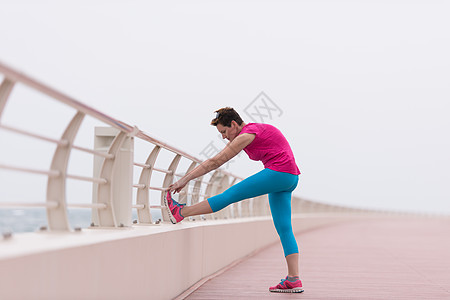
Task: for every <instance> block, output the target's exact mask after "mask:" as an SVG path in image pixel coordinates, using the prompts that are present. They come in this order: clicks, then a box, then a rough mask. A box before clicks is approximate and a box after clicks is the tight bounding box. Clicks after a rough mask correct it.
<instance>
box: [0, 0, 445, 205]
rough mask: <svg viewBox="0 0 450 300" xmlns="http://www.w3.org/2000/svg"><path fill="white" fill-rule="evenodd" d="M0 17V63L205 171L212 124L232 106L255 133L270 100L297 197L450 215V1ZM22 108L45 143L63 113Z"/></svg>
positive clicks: (8, 115) (196, 4)
mask: <svg viewBox="0 0 450 300" xmlns="http://www.w3.org/2000/svg"><path fill="white" fill-rule="evenodd" d="M0 7H1V9H0V61H2V62H3V63H7V64H9V65H11V66H13V67H15V68H18V69H19V70H21V71H23V72H25V73H27V74H29V75H31V76H33V77H35V78H37V79H39V80H41V81H43V82H44V83H47V84H48V85H50V86H52V87H54V88H56V89H58V90H60V91H62V92H64V93H66V94H68V95H70V96H72V97H74V98H76V99H78V100H79V101H81V102H84V103H87V104H89V105H91V106H93V107H94V108H97V109H99V110H101V111H103V112H104V113H106V114H109V115H111V116H113V117H116V118H118V119H120V120H122V121H124V122H126V123H128V124H130V125H137V126H138V127H139V128H140V129H142V130H144V131H146V132H148V133H150V134H151V135H154V136H157V137H160V138H162V139H164V140H165V141H166V142H168V143H170V144H172V145H175V146H177V147H179V148H180V149H183V150H185V151H186V152H188V153H191V154H192V155H194V156H196V157H199V158H202V159H205V157H203V156H202V151H203V150H204V149H205V148H206V147H207V146H208V145H210V144H211V143H212V144H213V145H215V146H216V147H218V148H222V147H223V146H224V144H223V143H222V142H221V141H220V139H219V138H218V135H217V131H216V129H215V128H214V127H212V126H210V125H209V122H210V120H211V119H212V118H213V117H214V114H213V112H214V110H216V109H218V108H221V107H224V106H232V107H234V108H235V109H237V110H238V111H239V112H240V113H241V115H242V117H243V119H244V120H245V121H247V122H251V121H253V120H252V119H251V113H255V111H256V109H259V111H260V113H267V112H268V111H267V110H265V109H266V108H267V107H265V108H264V107H263V106H264V101H265V103H266V104H267V105H268V106H269V107H270V108H271V109H273V110H271V111H270V112H272V115H268V114H267V116H266V117H264V118H263V119H261V118H260V119H259V120H257V121H264V122H266V123H271V124H273V125H275V126H277V127H278V128H279V129H280V130H281V131H282V132H283V133H284V134H285V136H286V137H287V139H288V140H289V142H290V144H291V146H292V148H293V151H294V154H295V157H296V160H297V162H298V165H299V167H300V170H301V172H302V175H301V177H300V184H299V186H298V188H297V189H296V191H295V194H296V195H298V196H300V197H304V198H306V199H311V200H317V201H322V202H327V203H336V204H342V205H349V206H357V207H365V208H378V209H392V210H404V211H425V212H441V213H442V212H444V213H450V189H449V183H450V175H449V174H450V172H449V170H450V158H449V153H450V138H449V137H450V118H449V113H450V86H449V82H450V56H449V55H448V53H450V36H449V30H448V29H449V28H450V18H449V17H448V16H449V11H450V10H449V9H450V2H448V1H429V0H427V1H425V0H423V1H399V0H390V1H364V0H363V1H320V0H319V1H318V0H314V1H279V0H277V1H275V0H274V1H54V0H48V1H17V0H15V1H11V0H6V1H5V0H0ZM261 92H264V93H265V96H264V97H262V98H261V97H260V98H257V96H258V95H260V93H261ZM24 95H25V94H24ZM14 97H15V98H17V99H18V100H17V101H18V102H17V103H20V101H25V100H26V101H29V102H24V103H28V104H26V105H25V104H24V105H22V104H20V105H19V104H14V103H13V101H11V103H8V106H7V109H6V111H5V114H4V116H3V121H4V122H5V123H6V122H9V123H14V122H18V123H19V124H21V125H20V126H25V125H28V126H31V127H33V128H35V127H39V126H43V128H48V131H51V128H52V126H50V125H49V126H48V127H45V124H46V122H50V121H51V120H52V119H53V118H55V119H57V118H60V117H61V116H62V115H64V113H61V114H59V113H55V112H53V113H50V112H49V111H48V110H45V109H44V106H41V104H36V101H35V100H31V99H28V97H22V98H27V99H21V97H20V94H15V95H14ZM53 104H54V103H53ZM57 108H58V109H59V107H58V106H57ZM55 111H56V112H57V110H55ZM36 112H39V121H38V123H39V124H36V123H32V122H31V121H30V118H31V117H32V115H35V113H36ZM249 114H250V115H249ZM64 116H66V115H64ZM67 116H70V114H67ZM253 117H254V115H253ZM64 119H65V120H67V117H65V118H64ZM27 122H28V124H27ZM45 130H46V131H47V129H45ZM59 130H61V129H59ZM4 145H6V143H5V141H4V140H2V141H1V148H3V147H4ZM0 160H1V161H2V162H4V161H3V157H2V158H0ZM9 160H10V158H8V161H9ZM261 169H262V164H261V163H259V162H253V161H250V160H249V159H248V157H247V155H246V154H245V153H242V154H241V155H240V156H239V157H238V158H236V159H235V160H234V161H233V163H231V164H229V166H228V170H229V171H231V172H233V173H235V174H238V175H240V176H248V175H251V174H252V173H255V172H257V171H258V170H261ZM2 172H3V171H2ZM2 174H3V175H2V176H5V175H4V174H5V173H4V172H3V173H2ZM4 178H5V177H4Z"/></svg>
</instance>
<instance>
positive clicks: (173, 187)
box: [169, 178, 187, 193]
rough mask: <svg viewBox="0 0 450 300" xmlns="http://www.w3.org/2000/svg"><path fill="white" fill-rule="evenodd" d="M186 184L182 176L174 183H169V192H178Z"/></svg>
mask: <svg viewBox="0 0 450 300" xmlns="http://www.w3.org/2000/svg"><path fill="white" fill-rule="evenodd" d="M186 184H187V181H186V180H185V179H184V178H181V179H180V180H178V181H177V182H175V183H172V184H171V185H169V192H170V193H172V192H174V193H179V192H180V191H181V190H182V189H183V188H184V187H185V186H186Z"/></svg>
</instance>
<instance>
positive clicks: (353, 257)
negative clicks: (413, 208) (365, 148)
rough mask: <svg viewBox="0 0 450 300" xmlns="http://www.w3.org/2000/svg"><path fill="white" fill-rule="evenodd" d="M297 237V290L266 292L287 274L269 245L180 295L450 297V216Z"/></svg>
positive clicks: (355, 225) (370, 222)
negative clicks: (300, 289) (300, 283)
mask: <svg viewBox="0 0 450 300" xmlns="http://www.w3.org/2000/svg"><path fill="white" fill-rule="evenodd" d="M297 241H298V243H299V247H300V252H301V253H300V254H301V258H300V270H301V278H302V281H303V284H304V286H305V292H304V293H301V294H276V293H270V292H269V291H268V287H269V286H271V285H275V284H276V283H278V281H279V279H280V278H283V277H285V276H286V268H285V263H284V257H283V252H282V249H281V245H280V244H276V245H273V246H270V247H268V248H267V249H265V250H263V251H261V252H259V253H258V254H256V255H255V256H252V257H250V258H249V259H247V260H245V261H243V262H241V263H240V264H238V265H236V266H235V267H233V268H231V269H230V270H228V271H226V272H224V273H222V274H220V275H219V276H217V277H215V278H213V279H211V280H209V281H208V282H206V283H205V284H204V285H202V286H201V287H200V288H198V289H197V290H196V291H195V292H193V293H192V294H190V295H189V296H188V297H187V299H191V300H194V299H249V298H252V299H254V298H269V297H271V298H277V299H294V298H295V299H300V298H301V299H383V300H384V299H450V218H411V217H386V218H378V219H367V220H355V221H351V222H346V223H340V224H335V225H333V226H330V227H324V228H320V229H317V230H313V231H309V232H305V233H303V234H300V235H297ZM218 255H220V254H218Z"/></svg>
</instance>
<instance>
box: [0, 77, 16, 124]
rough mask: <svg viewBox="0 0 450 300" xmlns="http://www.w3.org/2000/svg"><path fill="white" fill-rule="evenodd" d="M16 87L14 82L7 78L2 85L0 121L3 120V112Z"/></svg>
mask: <svg viewBox="0 0 450 300" xmlns="http://www.w3.org/2000/svg"><path fill="white" fill-rule="evenodd" d="M13 87H14V82H13V81H11V80H9V79H8V78H6V77H5V79H3V82H2V84H1V85H0V121H1V119H2V112H3V109H4V108H5V105H6V101H7V100H8V97H9V95H10V94H11V91H12V89H13Z"/></svg>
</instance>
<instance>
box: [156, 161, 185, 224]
mask: <svg viewBox="0 0 450 300" xmlns="http://www.w3.org/2000/svg"><path fill="white" fill-rule="evenodd" d="M180 159H181V155H180V154H177V155H175V157H174V158H173V160H172V162H171V163H170V166H169V169H168V171H169V173H167V174H166V176H164V181H163V189H166V188H168V187H169V185H171V184H172V182H173V178H174V177H175V172H176V170H177V167H178V163H179V162H180ZM165 193H166V191H162V192H161V215H162V219H163V221H164V222H166V223H168V222H170V218H169V213H168V212H167V208H166V207H165V205H164V198H163V197H164V194H165Z"/></svg>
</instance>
